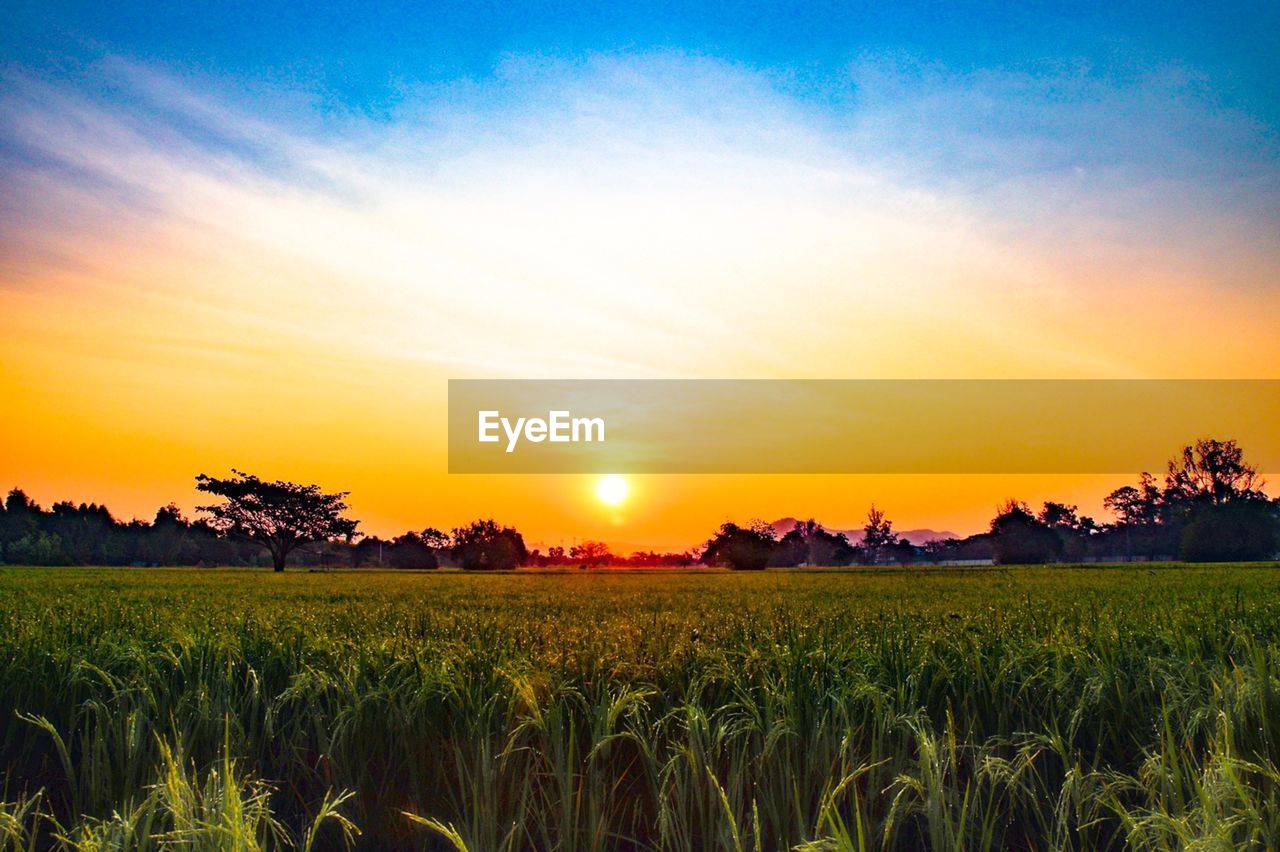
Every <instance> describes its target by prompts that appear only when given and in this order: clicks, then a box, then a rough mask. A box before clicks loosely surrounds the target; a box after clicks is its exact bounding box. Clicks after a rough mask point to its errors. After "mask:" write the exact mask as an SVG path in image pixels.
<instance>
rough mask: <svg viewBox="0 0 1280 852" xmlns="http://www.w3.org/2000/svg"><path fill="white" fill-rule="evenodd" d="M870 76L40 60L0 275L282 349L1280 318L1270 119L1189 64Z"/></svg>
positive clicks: (1131, 353) (866, 345)
mask: <svg viewBox="0 0 1280 852" xmlns="http://www.w3.org/2000/svg"><path fill="white" fill-rule="evenodd" d="M847 84H848V96H847V97H835V98H831V99H827V100H825V101H823V102H821V103H817V102H814V101H812V100H806V99H804V98H800V97H797V96H796V95H795V93H794V92H791V91H790V90H789V87H788V81H787V80H786V79H782V78H778V77H775V76H770V75H768V74H764V73H761V72H758V71H756V70H753V69H751V68H747V67H744V66H741V65H736V64H732V63H728V62H723V61H720V60H717V59H714V58H710V57H697V56H686V55H681V54H658V55H653V54H649V55H640V56H635V55H601V56H595V57H591V58H588V59H585V60H582V61H579V62H565V61H560V60H550V59H542V58H536V57H510V58H508V59H507V60H505V61H504V62H503V63H501V64H500V65H499V66H498V67H497V68H496V69H495V70H494V73H493V74H492V75H491V76H489V77H486V78H484V79H481V80H471V81H456V82H454V83H451V84H447V85H437V86H423V87H416V88H409V89H406V91H405V92H404V93H403V97H402V98H401V101H400V106H399V107H398V109H397V110H396V111H395V112H394V113H393V114H392V115H391V116H390V117H388V118H385V119H378V120H373V119H368V118H362V117H359V116H342V115H333V114H331V113H326V114H324V115H319V114H317V113H315V112H313V111H312V110H310V109H309V107H308V102H307V99H306V94H305V92H302V93H299V92H288V91H264V90H261V89H258V90H255V91H253V92H251V93H245V92H238V91H236V90H235V89H234V87H233V86H232V85H231V83H229V82H228V81H219V80H206V79H200V78H197V77H192V76H183V75H180V74H176V73H174V72H172V71H166V70H164V69H159V68H156V67H152V66H149V65H146V64H143V63H138V62H134V61H129V60H124V59H120V58H107V59H104V60H102V61H100V62H98V63H96V64H95V65H93V66H91V67H89V68H88V69H87V70H86V71H85V72H84V77H83V78H82V79H79V80H76V81H74V82H69V81H67V80H65V79H61V80H59V79H49V78H41V77H38V76H35V75H33V74H31V73H30V72H27V71H23V70H22V69H12V68H11V69H9V70H8V71H7V72H6V74H5V77H4V83H3V89H4V91H3V94H2V95H0V114H3V115H4V116H5V118H4V119H3V120H2V122H3V123H2V124H0V144H2V145H3V148H2V150H3V160H0V169H3V172H4V175H3V179H4V182H5V185H6V187H7V193H6V194H7V196H8V201H7V202H5V203H4V207H3V208H0V215H2V219H0V229H2V230H0V260H2V262H3V267H2V268H3V273H2V276H3V277H2V278H0V288H2V290H3V291H7V292H9V293H10V294H14V293H22V294H24V295H23V301H22V304H23V305H26V306H28V310H30V311H36V312H39V311H44V312H45V313H44V316H45V317H47V316H48V313H47V312H48V311H49V309H50V308H51V306H54V305H60V306H61V308H60V310H63V311H68V312H72V313H74V312H76V311H78V310H91V311H94V314H93V318H94V321H95V322H97V323H99V324H106V325H105V326H103V327H104V328H110V330H111V331H113V332H114V333H115V334H116V335H117V337H118V339H119V340H120V342H119V343H118V344H112V345H113V347H118V350H119V351H118V352H117V354H118V355H119V357H120V358H121V359H124V360H126V361H127V360H128V359H129V358H130V357H140V358H141V357H150V356H149V355H141V354H136V353H135V355H130V349H131V347H136V346H141V345H143V344H144V343H146V342H148V341H150V344H149V345H164V346H171V347H179V348H185V349H186V350H187V351H188V352H189V353H191V354H192V357H197V356H199V357H203V356H204V355H207V356H208V357H210V358H214V357H220V355H219V353H223V354H225V353H226V352H228V351H237V350H238V351H257V350H258V343H257V342H258V341H261V340H262V339H264V338H265V339H268V340H271V341H275V344H274V347H273V348H272V351H280V352H284V351H288V350H289V349H290V347H294V346H307V347H311V348H315V349H324V350H326V351H329V352H331V353H338V355H337V357H341V358H344V359H348V360H350V359H355V360H360V359H370V360H373V361H376V362H378V363H381V364H395V363H409V364H422V365H434V366H433V369H436V370H439V371H440V372H441V373H442V374H443V373H448V374H495V375H545V376H614V375H616V376H633V375H669V376H677V375H744V376H751V375H904V374H919V373H924V374H929V375H946V374H966V373H967V374H975V373H984V374H999V373H1017V374H1023V375H1027V374H1031V375H1035V374H1046V373H1048V374H1068V375H1075V374H1083V375H1117V374H1118V375H1128V374H1143V373H1148V374H1149V373H1151V372H1158V371H1160V370H1162V369H1165V370H1168V369H1173V370H1175V371H1181V372H1182V373H1183V374H1185V373H1186V370H1187V369H1188V367H1187V366H1186V365H1190V364H1195V363H1197V362H1196V361H1195V360H1194V359H1195V358H1196V357H1205V356H1212V358H1211V360H1210V361H1208V362H1203V361H1202V362H1200V364H1201V367H1200V368H1202V369H1209V370H1210V371H1213V370H1216V371H1217V372H1218V373H1219V374H1221V373H1222V372H1223V371H1224V370H1228V371H1229V370H1231V369H1233V368H1235V362H1233V361H1232V360H1231V359H1230V357H1229V355H1230V353H1226V356H1223V353H1222V352H1221V350H1215V351H1217V353H1218V354H1217V355H1213V353H1212V352H1211V351H1210V350H1209V349H1207V348H1206V349H1205V350H1203V351H1200V350H1195V347H1194V345H1193V346H1192V347H1191V349H1192V350H1193V351H1190V352H1189V353H1184V355H1180V356H1178V358H1181V360H1178V358H1175V359H1174V360H1173V361H1172V362H1171V361H1170V360H1168V358H1167V357H1164V358H1162V357H1160V356H1154V355H1152V354H1151V353H1150V352H1147V351H1144V348H1143V347H1141V346H1138V345H1135V344H1133V343H1132V342H1131V341H1130V340H1126V339H1125V338H1126V337H1132V329H1133V328H1138V327H1142V326H1144V325H1146V324H1159V325H1162V326H1163V327H1164V328H1165V329H1166V330H1171V331H1172V332H1173V333H1175V334H1177V333H1180V332H1182V331H1183V330H1190V329H1192V328H1195V327H1202V324H1203V322H1204V317H1203V306H1204V304H1205V303H1206V302H1207V301H1211V302H1218V303H1222V301H1223V300H1225V302H1226V303H1228V304H1231V305H1235V306H1236V307H1240V306H1243V307H1245V308H1249V307H1252V308H1253V309H1254V311H1248V310H1244V311H1241V312H1240V313H1238V314H1237V315H1235V316H1229V317H1223V318H1222V321H1221V326H1222V328H1223V329H1228V328H1229V329H1231V333H1232V334H1233V335H1235V336H1236V337H1237V338H1238V339H1240V340H1241V341H1242V345H1243V342H1248V341H1251V340H1254V339H1259V338H1261V337H1262V336H1263V335H1264V334H1265V333H1266V332H1267V330H1266V329H1265V328H1264V327H1263V326H1264V324H1263V321H1262V320H1261V319H1260V318H1259V315H1258V314H1257V313H1256V310H1257V309H1258V308H1259V307H1264V308H1267V309H1270V307H1271V306H1274V304H1275V300H1276V297H1275V293H1274V290H1273V285H1272V284H1271V282H1272V281H1274V272H1275V270H1276V268H1277V257H1280V253H1278V251H1277V245H1276V240H1275V237H1274V235H1275V234H1276V233H1277V232H1280V228H1276V225H1277V221H1276V219H1277V211H1276V209H1275V199H1276V190H1277V174H1278V173H1280V172H1278V171H1277V168H1276V162H1277V156H1276V149H1275V143H1274V139H1273V138H1272V137H1271V136H1269V135H1268V133H1267V131H1266V128H1265V127H1262V126H1260V125H1258V124H1257V123H1256V122H1252V121H1251V120H1250V119H1249V117H1248V116H1243V115H1237V114H1233V113H1231V112H1229V111H1227V110H1223V109H1218V108H1216V107H1215V105H1214V104H1213V101H1212V97H1211V95H1210V94H1209V93H1206V92H1204V91H1202V90H1201V89H1199V88H1198V86H1197V83H1196V80H1195V78H1194V76H1193V75H1189V74H1184V73H1182V72H1179V71H1177V70H1176V69H1174V70H1169V69H1164V70H1158V71H1153V72H1150V73H1143V74H1138V75H1135V76H1134V77H1133V78H1132V79H1128V80H1124V81H1116V80H1097V79H1094V78H1093V77H1092V76H1091V75H1090V73H1089V69H1087V68H1079V67H1069V66H1068V67H1062V68H1056V69H1055V68H1049V69H1045V70H1044V72H1043V73H1040V74H1028V73H1026V72H1019V73H1013V72H1002V71H985V72H977V73H963V74H962V73H953V72H950V71H948V70H947V69H945V68H938V67H930V66H926V65H921V64H919V63H915V62H913V61H910V60H906V59H903V58H901V57H897V58H885V57H873V58H868V59H865V60H863V61H860V62H859V63H856V64H855V65H854V66H852V67H851V69H850V74H849V78H848V81H847ZM1268 235H1270V236H1268ZM70 292H74V293H76V294H78V296H79V297H80V298H81V299H82V300H83V301H81V302H77V303H74V305H87V306H91V307H88V308H80V307H75V306H73V303H70V302H65V301H62V300H63V299H64V297H65V296H66V294H67V293H70ZM1153 295H1154V296H1156V297H1157V301H1155V302H1153ZM0 298H4V297H3V296H0ZM10 298H16V297H15V296H10ZM1104 300H1105V305H1104V304H1103V301H1104ZM1159 300H1163V301H1159ZM13 304H15V305H16V304H17V302H13ZM1251 314H1252V315H1251ZM10 316H11V319H10V322H25V323H26V326H24V328H25V330H26V331H27V332H32V331H33V329H35V328H36V327H37V326H38V325H39V322H41V321H37V320H36V319H35V318H34V317H35V314H34V313H32V314H29V315H27V316H26V317H25V319H24V318H22V317H17V318H13V316H14V315H13V314H12V313H11V314H10ZM1121 329H1128V330H1129V331H1128V332H1127V333H1119V332H1120V330H1121ZM10 330H11V331H13V329H10ZM923 338H927V339H928V340H929V341H930V345H929V346H928V347H921V346H918V345H914V344H913V342H914V341H918V340H920V339H923ZM202 353H203V355H202ZM1214 359H1216V360H1214ZM1206 364H1207V365H1208V366H1206Z"/></svg>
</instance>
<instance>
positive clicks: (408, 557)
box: [387, 532, 440, 570]
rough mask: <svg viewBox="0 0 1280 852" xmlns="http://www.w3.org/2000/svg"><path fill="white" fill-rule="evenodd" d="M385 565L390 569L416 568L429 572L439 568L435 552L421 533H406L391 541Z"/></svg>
mask: <svg viewBox="0 0 1280 852" xmlns="http://www.w3.org/2000/svg"><path fill="white" fill-rule="evenodd" d="M387 564H389V565H390V566H391V567H392V568H416V569H419V570H429V569H432V568H439V567H440V561H439V560H438V559H436V552H435V550H434V549H432V547H431V545H429V544H427V540H426V539H425V538H424V537H423V535H422V533H415V532H407V533H405V534H404V535H402V536H397V537H396V538H393V539H392V540H391V544H390V547H389V548H388V550H387Z"/></svg>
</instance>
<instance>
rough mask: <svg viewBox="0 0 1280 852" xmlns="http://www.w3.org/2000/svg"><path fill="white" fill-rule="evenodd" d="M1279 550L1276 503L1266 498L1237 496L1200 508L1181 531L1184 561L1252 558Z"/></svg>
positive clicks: (1245, 559) (1234, 560) (1246, 560)
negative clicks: (1255, 498) (1251, 498)
mask: <svg viewBox="0 0 1280 852" xmlns="http://www.w3.org/2000/svg"><path fill="white" fill-rule="evenodd" d="M1276 550H1277V507H1276V505H1275V504H1274V503H1270V502H1267V501H1264V500H1234V501H1232V502H1229V503H1213V504H1210V505H1207V506H1203V507H1201V508H1200V509H1198V510H1197V511H1196V512H1195V514H1194V515H1193V516H1192V519H1191V522H1190V523H1189V524H1187V527H1186V529H1185V530H1183V532H1182V543H1181V547H1180V548H1179V551H1178V558H1180V559H1181V560H1183V561H1184V562H1251V561H1255V560H1260V559H1271V558H1273V557H1274V556H1275V555H1276Z"/></svg>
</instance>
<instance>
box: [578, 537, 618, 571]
mask: <svg viewBox="0 0 1280 852" xmlns="http://www.w3.org/2000/svg"><path fill="white" fill-rule="evenodd" d="M569 558H570V559H576V560H578V562H580V563H581V564H583V565H585V566H586V567H588V568H596V567H599V566H600V565H604V564H605V563H607V562H609V560H611V559H613V554H612V553H610V552H609V545H607V544H605V543H604V542H603V541H584V542H583V543H582V544H575V545H574V546H573V547H571V548H569Z"/></svg>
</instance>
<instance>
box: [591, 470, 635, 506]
mask: <svg viewBox="0 0 1280 852" xmlns="http://www.w3.org/2000/svg"><path fill="white" fill-rule="evenodd" d="M630 491H631V487H630V486H628V485H627V481H626V480H625V479H623V478H622V477H621V476H618V475H617V474H616V473H611V474H609V475H608V476H602V477H600V481H599V482H597V483H596V497H598V498H599V499H600V502H601V503H605V504H608V505H610V506H617V505H620V504H621V503H622V501H623V500H626V499H627V494H628V493H629V492H630Z"/></svg>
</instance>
